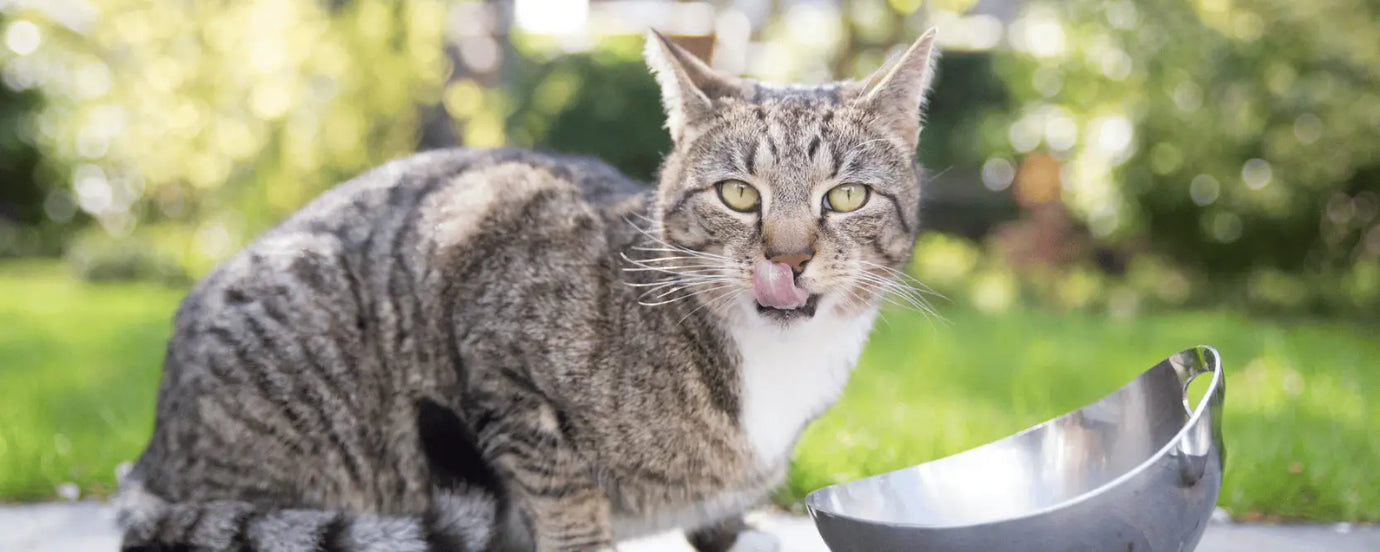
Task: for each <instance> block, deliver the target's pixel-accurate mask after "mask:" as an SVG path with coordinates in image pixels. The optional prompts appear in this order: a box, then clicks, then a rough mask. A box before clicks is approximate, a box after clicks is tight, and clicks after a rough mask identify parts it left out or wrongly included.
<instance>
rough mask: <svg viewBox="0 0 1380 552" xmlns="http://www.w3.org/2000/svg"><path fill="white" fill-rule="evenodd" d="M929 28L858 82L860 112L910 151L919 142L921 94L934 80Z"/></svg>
mask: <svg viewBox="0 0 1380 552" xmlns="http://www.w3.org/2000/svg"><path fill="white" fill-rule="evenodd" d="M935 32H936V30H935V29H933V28H931V29H930V30H928V31H926V32H925V34H924V35H922V36H921V37H920V39H919V40H916V41H915V43H914V44H911V45H910V48H908V49H906V52H905V53H904V54H901V57H899V58H896V59H895V60H894V61H892V62H891V63H887V64H885V65H883V66H882V67H881V68H880V69H878V70H877V72H875V73H873V74H872V76H870V77H868V78H867V80H864V81H863V82H862V92H861V93H860V94H859V95H858V99H857V100H855V101H857V102H860V103H861V105H862V106H863V108H864V109H867V110H869V111H872V112H873V113H876V114H877V117H878V119H879V120H880V121H881V122H882V123H883V124H885V125H886V126H887V127H889V128H890V129H891V131H892V132H894V133H896V135H897V136H899V137H901V138H903V139H905V140H906V142H907V143H908V144H910V146H911V147H912V148H914V147H916V146H917V145H919V141H920V120H921V115H920V110H921V108H923V107H924V105H925V94H926V93H927V92H929V89H930V82H931V81H932V80H934V62H935V60H936V59H937V58H938V56H939V54H938V52H936V51H935V50H934V35H935Z"/></svg>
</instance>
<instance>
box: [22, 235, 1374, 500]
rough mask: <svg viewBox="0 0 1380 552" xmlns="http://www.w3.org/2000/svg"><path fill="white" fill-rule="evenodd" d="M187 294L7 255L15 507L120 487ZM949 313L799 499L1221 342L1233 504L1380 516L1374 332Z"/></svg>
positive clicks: (902, 359)
mask: <svg viewBox="0 0 1380 552" xmlns="http://www.w3.org/2000/svg"><path fill="white" fill-rule="evenodd" d="M181 294H182V291H181V290H175V289H168V288H163V287H158V286H153V285H131V284H120V285H95V284H84V283H80V282H77V281H74V280H72V279H70V278H69V277H67V276H66V275H65V274H64V273H62V272H61V271H60V270H59V269H58V268H57V267H56V266H55V265H52V264H32V263H28V264H14V263H10V264H0V500H36V499H43V498H49V497H52V496H53V495H54V489H55V488H56V486H57V485H59V484H62V483H67V482H74V483H76V484H78V485H80V486H81V487H82V488H83V489H84V490H85V491H86V492H89V493H94V494H102V493H105V492H108V491H109V490H110V488H111V486H112V484H113V481H114V468H115V466H116V465H118V464H119V463H120V462H124V461H129V460H133V459H134V458H135V457H136V456H137V455H138V454H139V451H140V450H141V448H142V447H143V445H144V442H145V439H146V438H147V435H148V432H149V431H150V429H151V427H152V416H153V405H154V397H155V393H156V389H157V385H158V376H159V366H160V364H161V362H160V361H161V358H162V353H163V346H164V340H165V339H167V336H168V334H169V331H170V329H171V324H170V319H171V316H172V313H173V310H174V309H175V308H176V303H177V300H178V299H179V298H180V296H181ZM941 310H942V312H943V314H944V315H945V316H946V317H947V318H948V319H949V321H948V322H935V323H931V322H929V321H927V320H924V319H922V318H920V317H918V316H916V315H912V314H908V313H902V312H890V313H888V314H887V315H886V316H887V319H888V323H879V325H878V328H877V330H876V332H874V334H873V337H872V342H871V344H870V345H869V347H868V349H867V352H866V353H865V354H864V356H863V365H862V366H861V367H860V368H859V370H858V371H857V373H856V374H855V376H854V378H853V381H852V383H851V384H850V385H849V388H848V391H847V393H846V394H845V396H844V398H843V400H842V401H841V402H840V403H839V405H838V406H837V407H835V408H834V409H833V410H832V411H831V412H830V413H829V414H828V415H826V416H825V417H824V418H823V419H821V420H820V421H819V422H818V423H816V424H815V425H814V426H812V427H811V428H810V430H809V431H808V432H807V433H806V436H805V439H804V441H803V442H802V443H801V445H800V447H799V448H798V449H797V453H798V454H797V459H796V462H795V466H794V470H793V471H792V474H791V478H790V484H789V486H788V489H787V491H786V492H785V493H784V494H783V499H784V500H787V501H790V500H793V499H795V498H798V497H800V496H803V495H804V494H805V493H807V492H808V491H810V490H813V489H815V488H818V487H820V486H824V485H827V484H831V483H835V482H842V481H848V480H851V479H854V478H858V477H863V476H866V475H871V474H875V473H881V472H885V471H889V470H892V469H897V468H902V467H905V466H908V465H913V464H917V463H920V462H924V461H926V460H930V459H934V458H938V457H941V456H945V455H947V454H952V453H955V452H959V451H961V450H963V449H966V448H969V447H972V446H975V445H979V444H982V443H985V442H988V441H990V440H993V439H998V438H1001V437H1004V436H1006V435H1008V434H1010V433H1012V432H1015V431H1018V430H1020V429H1023V428H1025V427H1028V426H1030V425H1033V424H1036V423H1039V422H1041V421H1044V420H1046V419H1048V418H1052V417H1054V416H1058V415H1060V414H1063V413H1064V412H1067V411H1069V410H1073V409H1077V408H1079V407H1081V406H1083V405H1085V404H1087V403H1089V402H1092V401H1094V400H1096V399H1098V398H1100V397H1102V396H1103V395H1106V394H1107V393H1108V392H1110V391H1112V390H1114V389H1116V388H1118V387H1120V386H1121V385H1122V384H1124V383H1125V382H1127V381H1129V380H1131V379H1132V378H1134V377H1136V376H1137V375H1139V374H1140V373H1141V372H1142V371H1144V370H1145V369H1147V368H1149V367H1150V366H1152V365H1153V364H1154V363H1155V362H1158V361H1159V360H1160V359H1162V358H1164V357H1166V356H1168V355H1170V354H1172V353H1174V352H1176V351H1178V350H1180V349H1184V348H1187V347H1190V346H1193V345H1199V344H1208V345H1213V346H1215V347H1217V348H1218V350H1219V351H1221V353H1222V355H1223V358H1224V360H1225V363H1226V374H1227V380H1228V381H1227V403H1226V406H1227V409H1226V420H1225V424H1224V430H1225V435H1226V440H1227V446H1228V449H1229V450H1230V454H1228V457H1227V462H1228V463H1227V468H1226V483H1225V488H1224V489H1223V492H1222V498H1221V503H1222V505H1223V506H1225V507H1227V508H1228V509H1230V510H1231V511H1232V512H1234V513H1236V514H1238V515H1246V516H1249V515H1252V514H1260V515H1278V516H1283V517H1288V518H1306V519H1319V520H1369V521H1377V520H1380V486H1377V485H1375V484H1374V478H1373V474H1374V473H1375V472H1376V471H1377V468H1380V464H1378V462H1380V460H1377V459H1380V431H1378V430H1376V429H1375V428H1377V427H1380V410H1376V409H1373V408H1371V406H1370V405H1369V404H1368V403H1367V398H1368V397H1367V393H1368V392H1369V393H1372V394H1373V393H1374V392H1375V391H1374V390H1377V389H1380V339H1377V338H1376V333H1375V330H1374V328H1364V327H1360V326H1350V325H1345V324H1334V323H1327V322H1317V321H1307V322H1302V321H1301V322H1290V321H1257V320H1251V319H1248V318H1247V317H1244V316H1242V315H1237V314H1232V313H1216V312H1184V313H1175V314H1161V315H1151V316H1143V317H1140V318H1135V319H1129V320H1111V319H1108V318H1106V317H1104V316H1097V315H1091V314H1053V313H1042V312H1024V311H1014V312H1008V313H1004V314H1001V315H997V316H988V315H983V314H980V313H977V312H974V311H971V310H966V309H963V308H959V307H955V306H952V305H950V306H946V307H944V308H942V309H941Z"/></svg>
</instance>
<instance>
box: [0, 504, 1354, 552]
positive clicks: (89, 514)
mask: <svg viewBox="0 0 1380 552" xmlns="http://www.w3.org/2000/svg"><path fill="white" fill-rule="evenodd" d="M749 521H750V522H752V523H753V524H754V525H756V526H757V527H758V528H760V529H761V530H763V531H765V532H768V533H771V534H773V535H776V536H777V537H778V538H779V539H780V540H781V552H828V549H827V548H825V547H824V543H823V542H822V541H820V539H819V534H818V533H816V532H815V527H814V524H813V523H811V522H810V519H809V518H806V517H800V516H791V515H784V514H777V513H766V512H758V513H755V514H753V515H752V516H751V517H750V518H749ZM118 548H119V536H118V534H117V532H116V529H115V515H114V512H112V511H111V509H110V508H109V507H108V506H106V505H105V504H102V503H99V502H64V503H47V504H28V505H0V551H3V552H101V551H110V552H113V551H115V550H117V549H118ZM618 549H619V551H620V552H691V549H690V547H689V546H687V545H686V544H685V540H684V539H683V538H682V537H681V536H680V535H678V534H666V535H658V536H656V537H650V538H644V539H639V540H637V541H633V542H627V543H623V544H622V545H619V547H618ZM1313 550H1317V551H1322V552H1376V551H1380V527H1374V526H1366V527H1357V526H1352V525H1350V524H1345V523H1340V524H1327V525H1255V524H1236V523H1229V522H1216V521H1215V522H1213V523H1212V525H1210V526H1209V528H1208V531H1207V534H1206V535H1205V536H1204V537H1203V542H1202V543H1201V544H1200V545H1199V546H1198V550H1197V552H1299V551H1313Z"/></svg>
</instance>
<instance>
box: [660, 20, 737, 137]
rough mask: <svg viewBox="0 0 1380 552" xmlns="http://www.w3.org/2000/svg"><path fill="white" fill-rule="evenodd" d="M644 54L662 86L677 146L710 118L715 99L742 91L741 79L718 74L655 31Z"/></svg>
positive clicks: (668, 126)
mask: <svg viewBox="0 0 1380 552" xmlns="http://www.w3.org/2000/svg"><path fill="white" fill-rule="evenodd" d="M643 55H644V56H645V57H646V58H647V65H648V66H649V67H651V68H652V74H654V75H656V81H657V84H660V85H661V104H662V106H663V107H665V109H666V128H667V129H668V130H670V131H671V139H672V140H675V141H676V142H677V143H679V142H681V140H683V139H684V138H685V136H686V132H687V131H688V130H689V129H690V128H693V127H694V125H695V123H696V122H697V121H700V120H703V119H706V118H708V117H710V115H711V114H712V112H713V110H714V105H713V100H714V99H717V98H721V97H725V96H738V95H741V94H742V92H743V89H744V88H743V82H742V80H740V79H738V78H736V77H730V76H726V75H721V74H719V73H717V72H715V71H714V70H713V69H711V68H710V67H709V66H708V65H705V63H704V62H703V61H700V60H699V59H698V58H696V57H695V56H694V55H692V54H690V52H687V51H685V50H684V49H682V48H681V47H680V46H677V45H676V44H675V43H674V42H671V39H669V38H666V36H665V35H663V34H661V33H659V32H657V31H655V30H652V31H649V32H648V33H647V47H646V50H644V52H643Z"/></svg>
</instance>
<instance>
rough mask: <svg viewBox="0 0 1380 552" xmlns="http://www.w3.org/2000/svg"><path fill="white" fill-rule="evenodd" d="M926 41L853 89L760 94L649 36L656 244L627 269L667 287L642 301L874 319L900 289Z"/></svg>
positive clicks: (769, 89) (909, 231)
mask: <svg viewBox="0 0 1380 552" xmlns="http://www.w3.org/2000/svg"><path fill="white" fill-rule="evenodd" d="M934 34H935V32H934V30H930V31H929V32H927V33H925V35H924V36H922V37H921V38H920V39H919V40H917V41H916V42H915V43H914V44H913V45H912V46H911V47H910V48H909V49H908V50H907V51H906V52H905V53H904V54H903V55H901V56H899V57H897V58H896V59H894V60H892V61H891V62H890V63H887V64H886V65H884V66H883V67H882V68H880V69H878V70H877V72H876V73H874V74H873V75H872V76H870V77H868V78H867V79H865V80H862V81H858V82H852V81H844V82H836V83H830V84H824V85H773V84H766V83H761V82H756V81H752V80H748V79H742V78H737V77H733V76H728V75H723V74H719V73H716V72H715V71H714V70H713V69H711V68H710V67H709V66H707V65H705V64H704V63H703V62H701V61H700V60H698V59H696V58H695V57H694V56H693V55H691V54H689V53H687V52H686V51H684V50H682V49H681V48H679V47H678V46H676V45H675V44H674V43H672V42H671V41H670V40H668V39H666V38H665V37H664V36H662V35H660V34H658V33H655V32H653V33H650V34H649V35H648V37H647V49H646V57H647V62H648V64H649V65H650V66H651V68H652V70H653V72H654V73H655V74H656V77H657V80H658V82H659V83H660V85H661V94H662V102H663V104H664V106H665V108H666V115H667V123H666V126H667V128H668V129H669V130H670V132H671V137H672V139H673V141H674V147H673V149H672V151H671V152H670V153H669V154H667V156H666V159H665V161H664V163H663V165H662V170H661V174H660V184H659V189H658V192H657V200H656V205H655V222H656V223H657V224H656V227H655V228H654V230H653V232H654V235H655V236H656V238H658V239H659V240H662V241H663V242H664V243H662V244H660V245H659V246H656V247H651V248H647V249H652V250H658V249H660V251H649V252H648V253H649V255H650V256H647V255H644V256H643V257H644V258H643V259H640V260H639V261H638V262H639V263H640V264H643V266H644V267H658V266H659V267H662V268H665V269H668V270H667V273H666V274H667V279H666V281H667V283H672V284H673V285H668V286H665V287H663V288H661V289H660V290H659V292H660V293H662V295H660V296H656V295H649V297H648V299H659V298H663V297H665V298H670V299H676V298H682V297H683V298H692V299H693V300H695V301H699V302H702V303H703V305H702V306H703V307H704V308H706V309H707V310H709V311H711V312H714V313H716V314H718V315H720V316H723V317H726V318H735V319H746V320H749V321H754V322H762V321H765V322H769V323H774V324H777V325H782V326H791V325H794V324H798V323H801V322H802V321H805V320H809V319H811V318H813V317H815V315H816V314H817V313H823V312H828V313H830V314H831V315H833V316H842V317H852V316H857V315H859V314H861V313H863V312H867V311H869V310H872V309H874V308H876V306H877V304H878V302H879V301H881V296H882V294H883V292H884V291H885V290H886V289H887V288H888V287H892V288H895V287H897V285H898V284H900V283H901V282H900V280H901V279H903V278H904V275H902V274H901V273H900V272H899V271H898V270H899V269H901V268H902V267H903V265H904V264H905V263H906V261H907V260H908V259H909V257H910V253H911V249H912V248H913V247H914V242H915V234H916V230H917V226H918V224H919V221H918V217H919V211H920V210H919V204H920V179H921V175H920V168H919V166H918V164H917V162H916V156H915V148H916V145H917V142H918V140H919V135H920V128H921V113H920V112H921V107H922V105H923V104H924V99H925V93H926V90H927V88H928V86H929V82H930V79H931V75H932V74H933V69H932V67H933V59H934V57H935V52H934V50H933V43H934ZM672 272H674V273H675V274H671V273H672ZM653 289H657V288H653ZM653 303H655V301H653Z"/></svg>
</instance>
